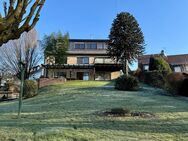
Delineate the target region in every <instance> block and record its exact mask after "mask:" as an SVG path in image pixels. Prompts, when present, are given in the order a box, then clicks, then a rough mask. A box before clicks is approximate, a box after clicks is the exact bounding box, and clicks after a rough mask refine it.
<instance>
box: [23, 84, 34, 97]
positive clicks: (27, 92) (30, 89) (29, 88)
mask: <svg viewBox="0 0 188 141" xmlns="http://www.w3.org/2000/svg"><path fill="white" fill-rule="evenodd" d="M37 93H38V85H37V82H36V81H34V80H26V81H25V83H24V95H23V97H24V98H31V97H33V96H36V95H37Z"/></svg>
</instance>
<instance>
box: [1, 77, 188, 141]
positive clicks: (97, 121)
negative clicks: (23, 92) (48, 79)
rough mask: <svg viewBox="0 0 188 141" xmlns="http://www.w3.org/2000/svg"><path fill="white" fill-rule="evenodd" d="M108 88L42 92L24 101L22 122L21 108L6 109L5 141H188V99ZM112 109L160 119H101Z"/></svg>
mask: <svg viewBox="0 0 188 141" xmlns="http://www.w3.org/2000/svg"><path fill="white" fill-rule="evenodd" d="M106 85H109V84H108V82H81V81H74V82H67V83H66V84H65V85H54V86H49V87H46V88H43V89H41V90H40V95H39V96H37V97H34V98H32V99H28V100H25V101H24V104H23V114H22V120H21V121H18V120H17V119H16V118H17V105H18V104H17V102H8V103H7V102H6V103H0V141H1V140H2V141H6V140H8V141H14V140H15V141H31V140H35V141H41V140H49V141H64V140H65V141H69V140H70V141H87V140H88V141H93V140H95V141H108V140H112V141H126V140H130V141H132V140H133V141H134V140H139V141H152V140H156V141H165V140H169V141H172V140H175V141H177V140H180V141H183V140H185V141H187V140H188V99H185V98H183V97H169V96H165V95H164V92H163V91H162V90H159V89H153V88H151V87H147V86H143V87H142V89H141V91H140V92H122V91H116V90H114V89H112V88H102V87H97V88H96V86H106ZM112 107H127V108H129V109H131V110H132V111H147V112H152V113H154V114H156V118H154V119H143V118H129V117H126V118H120V117H113V118H112V117H100V116H97V115H96V114H95V113H96V112H98V111H102V110H104V109H108V108H112Z"/></svg>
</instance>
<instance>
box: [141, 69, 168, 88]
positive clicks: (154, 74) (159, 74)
mask: <svg viewBox="0 0 188 141" xmlns="http://www.w3.org/2000/svg"><path fill="white" fill-rule="evenodd" d="M143 75H144V76H143V81H144V83H146V84H148V85H151V86H153V87H157V88H165V85H166V76H167V74H166V72H163V71H150V72H144V74H143Z"/></svg>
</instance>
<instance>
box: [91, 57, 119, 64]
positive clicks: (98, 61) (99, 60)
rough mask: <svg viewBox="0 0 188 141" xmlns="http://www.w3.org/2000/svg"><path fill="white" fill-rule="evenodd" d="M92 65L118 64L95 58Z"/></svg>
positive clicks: (109, 59)
mask: <svg viewBox="0 0 188 141" xmlns="http://www.w3.org/2000/svg"><path fill="white" fill-rule="evenodd" d="M94 64H119V63H117V62H115V61H114V60H112V59H111V58H95V60H94Z"/></svg>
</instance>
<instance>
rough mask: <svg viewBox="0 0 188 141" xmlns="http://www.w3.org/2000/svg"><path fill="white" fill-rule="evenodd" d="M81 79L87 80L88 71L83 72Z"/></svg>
mask: <svg viewBox="0 0 188 141" xmlns="http://www.w3.org/2000/svg"><path fill="white" fill-rule="evenodd" d="M83 80H89V73H88V72H84V73H83Z"/></svg>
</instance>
